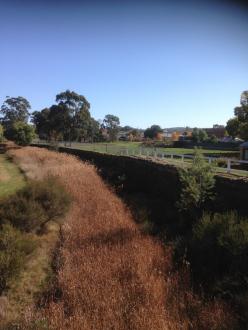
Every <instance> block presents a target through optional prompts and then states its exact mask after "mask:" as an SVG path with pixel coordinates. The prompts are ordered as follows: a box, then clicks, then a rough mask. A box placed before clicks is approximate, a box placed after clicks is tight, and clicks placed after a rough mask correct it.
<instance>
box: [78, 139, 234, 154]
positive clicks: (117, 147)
mask: <svg viewBox="0 0 248 330" xmlns="http://www.w3.org/2000/svg"><path fill="white" fill-rule="evenodd" d="M71 148H76V149H81V150H89V151H97V152H103V153H114V154H115V153H118V152H121V151H123V150H125V149H128V150H129V151H131V152H135V151H138V150H140V148H142V149H146V150H151V151H152V150H154V148H153V147H144V146H142V143H141V142H128V141H127V142H124V141H118V142H113V143H104V142H101V143H75V142H73V143H72V144H71ZM156 151H158V152H164V153H168V154H177V155H183V154H193V153H194V149H189V148H156ZM203 153H204V154H222V153H234V154H235V153H236V154H237V151H227V150H214V149H204V150H203Z"/></svg>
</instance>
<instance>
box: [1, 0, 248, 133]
mask: <svg viewBox="0 0 248 330" xmlns="http://www.w3.org/2000/svg"><path fill="white" fill-rule="evenodd" d="M247 12H248V10H247V8H245V7H244V6H241V4H239V5H238V4H236V5H235V4H234V2H232V1H228V2H227V1H217V0H216V1H213V2H212V1H210V0H208V1H200V0H199V1H197V2H195V3H194V2H190V1H180V2H179V1H178V2H177V1H156V0H153V1H138V0H133V1H131V0H126V1H120V0H116V1H104V0H102V1H94V0H93V1H75V0H74V1H73V0H72V1H69V0H68V1H55V0H54V1H53V0H50V1H45V0H43V1H38V0H36V1H25V0H22V1H21V0H19V1H11V0H8V1H7V0H6V1H5V0H1V1H0V13H1V21H0V41H1V43H0V103H1V104H2V102H3V100H4V98H5V96H7V95H9V96H18V95H21V96H24V97H26V98H27V99H28V100H29V101H30V103H31V105H32V111H34V110H41V109H42V108H44V107H47V106H50V105H52V104H53V103H54V101H55V95H56V94H57V93H59V92H61V91H64V90H65V89H72V90H74V91H75V92H78V93H80V94H83V95H84V96H85V97H86V98H87V99H88V101H89V102H90V103H91V113H92V115H93V116H94V117H95V118H96V119H100V118H103V117H104V115H105V114H108V113H112V114H115V115H117V116H119V117H120V120H121V124H122V125H127V124H128V125H131V126H135V127H140V128H141V127H142V128H145V127H147V126H150V125H151V124H154V123H155V124H159V125H161V126H162V127H171V126H186V125H188V126H191V127H192V126H198V127H209V126H212V125H213V124H215V123H219V124H225V123H226V121H227V120H228V119H229V118H230V117H231V116H232V115H233V108H234V107H235V106H236V105H238V104H239V98H240V93H241V92H242V91H243V90H245V89H248V42H247V33H248V18H247Z"/></svg>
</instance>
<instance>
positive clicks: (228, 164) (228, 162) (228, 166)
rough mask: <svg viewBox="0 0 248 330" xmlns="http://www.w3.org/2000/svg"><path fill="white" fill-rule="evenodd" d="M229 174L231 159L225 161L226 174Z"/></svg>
mask: <svg viewBox="0 0 248 330" xmlns="http://www.w3.org/2000/svg"><path fill="white" fill-rule="evenodd" d="M230 172H231V159H228V160H227V173H230Z"/></svg>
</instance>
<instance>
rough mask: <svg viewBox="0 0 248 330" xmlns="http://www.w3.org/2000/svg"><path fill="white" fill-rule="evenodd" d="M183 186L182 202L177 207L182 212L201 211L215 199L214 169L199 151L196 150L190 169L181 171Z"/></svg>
mask: <svg viewBox="0 0 248 330" xmlns="http://www.w3.org/2000/svg"><path fill="white" fill-rule="evenodd" d="M179 177H180V181H181V184H182V190H181V195H180V200H179V201H178V202H177V207H178V208H179V209H180V210H186V211H188V210H190V212H192V211H193V210H201V209H202V207H203V206H204V204H205V203H206V202H207V201H208V200H211V199H213V198H214V194H213V188H214V185H215V179H214V173H213V167H212V166H211V165H210V164H209V163H207V162H206V161H205V160H204V157H203V154H202V152H201V151H200V150H199V149H195V154H194V159H193V162H192V164H191V165H190V167H188V168H186V169H184V168H183V169H180V170H179Z"/></svg>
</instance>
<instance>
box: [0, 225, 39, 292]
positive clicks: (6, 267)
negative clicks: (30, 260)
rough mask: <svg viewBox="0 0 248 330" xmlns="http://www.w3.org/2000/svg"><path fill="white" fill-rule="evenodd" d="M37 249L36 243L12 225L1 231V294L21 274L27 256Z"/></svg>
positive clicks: (5, 226)
mask: <svg viewBox="0 0 248 330" xmlns="http://www.w3.org/2000/svg"><path fill="white" fill-rule="evenodd" d="M34 248H35V244H34V241H33V240H32V239H31V238H30V237H27V236H26V235H24V234H22V233H21V232H20V231H19V230H17V229H15V228H14V227H12V226H11V225H10V224H5V225H3V226H2V228H1V230H0V293H1V292H2V291H3V290H4V289H5V288H6V287H7V286H8V284H9V283H10V281H12V280H14V279H15V278H16V277H17V276H18V275H19V273H20V271H21V269H22V268H23V265H24V259H25V256H26V255H28V254H30V253H31V252H32V251H33V250H34Z"/></svg>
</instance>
